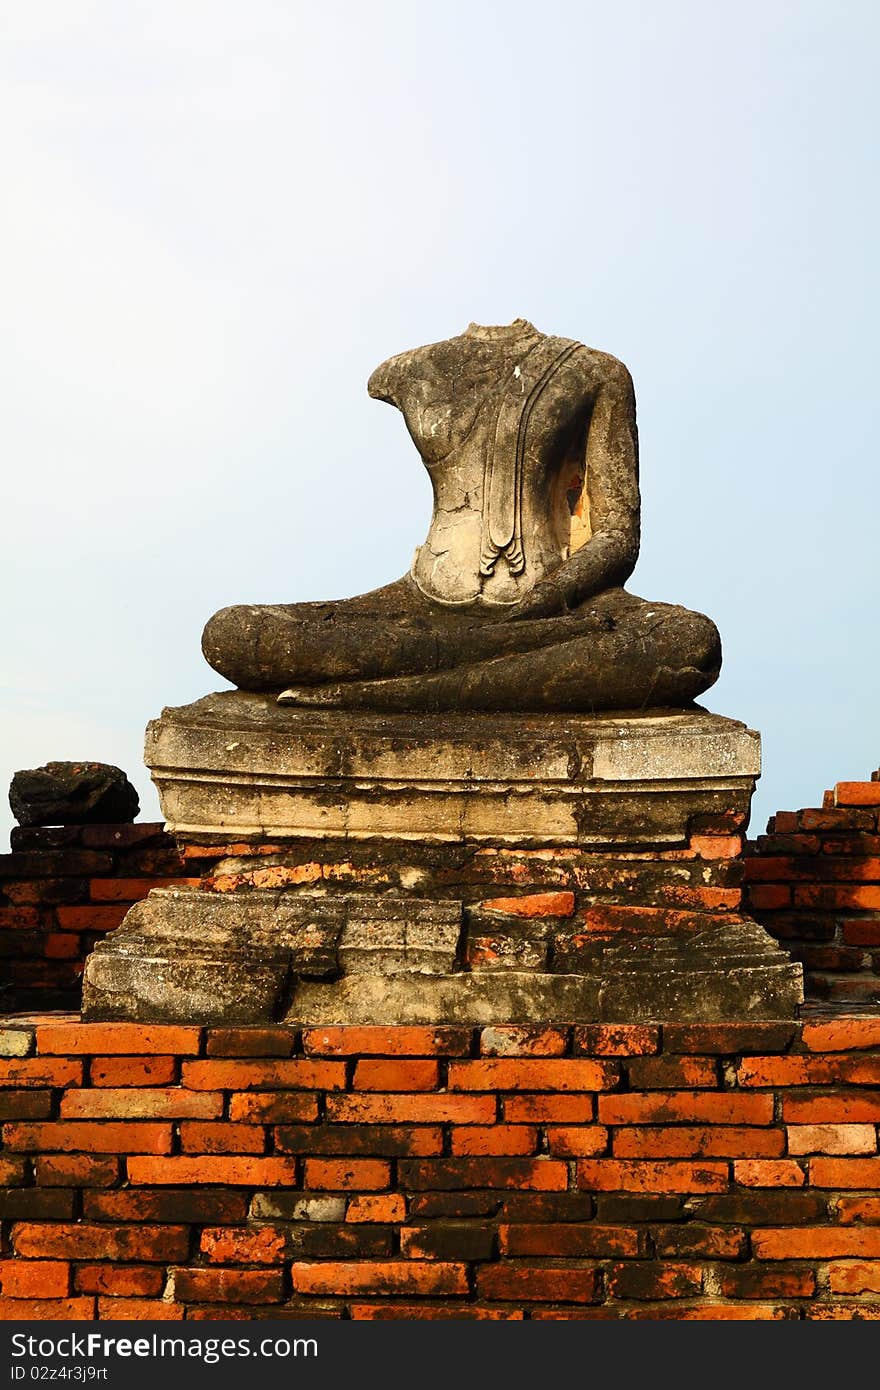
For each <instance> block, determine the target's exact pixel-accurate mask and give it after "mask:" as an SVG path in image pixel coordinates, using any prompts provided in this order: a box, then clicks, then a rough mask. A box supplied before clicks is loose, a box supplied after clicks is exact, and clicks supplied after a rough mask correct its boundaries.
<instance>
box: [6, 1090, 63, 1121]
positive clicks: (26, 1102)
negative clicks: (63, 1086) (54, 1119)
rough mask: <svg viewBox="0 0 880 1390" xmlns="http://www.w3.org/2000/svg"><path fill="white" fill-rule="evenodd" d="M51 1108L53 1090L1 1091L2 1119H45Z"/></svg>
mask: <svg viewBox="0 0 880 1390" xmlns="http://www.w3.org/2000/svg"><path fill="white" fill-rule="evenodd" d="M51 1110H52V1092H51V1091H0V1120H44V1119H45V1118H46V1117H47V1115H49V1114H50V1113H51Z"/></svg>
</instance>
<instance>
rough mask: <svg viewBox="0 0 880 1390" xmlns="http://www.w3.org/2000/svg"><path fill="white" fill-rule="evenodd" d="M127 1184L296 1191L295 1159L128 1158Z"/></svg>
mask: <svg viewBox="0 0 880 1390" xmlns="http://www.w3.org/2000/svg"><path fill="white" fill-rule="evenodd" d="M128 1178H129V1182H132V1183H141V1184H143V1185H144V1186H145V1187H147V1186H150V1185H151V1184H155V1185H156V1186H162V1185H163V1184H167V1185H168V1186H173V1185H174V1184H176V1183H180V1184H181V1185H183V1184H185V1183H196V1184H201V1183H228V1184H229V1185H230V1186H232V1187H295V1186H296V1159H295V1158H274V1157H273V1158H251V1157H250V1156H249V1155H248V1156H247V1157H241V1158H236V1157H233V1156H230V1157H220V1156H219V1155H215V1154H208V1155H206V1156H204V1157H198V1158H190V1157H186V1156H183V1157H179V1158H178V1157H174V1158H140V1157H138V1158H130V1159H129V1160H128Z"/></svg>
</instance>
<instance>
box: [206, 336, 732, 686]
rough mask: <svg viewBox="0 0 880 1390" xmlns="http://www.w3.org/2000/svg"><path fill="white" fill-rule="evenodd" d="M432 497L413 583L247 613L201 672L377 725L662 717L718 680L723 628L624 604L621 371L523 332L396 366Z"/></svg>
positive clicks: (629, 600) (396, 391)
mask: <svg viewBox="0 0 880 1390" xmlns="http://www.w3.org/2000/svg"><path fill="white" fill-rule="evenodd" d="M369 392H370V395H372V396H375V397H377V398H378V399H380V400H384V401H388V402H389V403H390V404H392V405H394V406H396V407H397V408H398V409H399V410H400V411H401V413H402V414H403V417H404V420H405V421H406V425H407V429H408V430H409V433H410V436H411V437H412V439H413V441H414V443H415V445H416V448H417V449H418V452H419V454H420V456H421V459H422V462H423V463H424V464H425V466H426V468H427V469H428V473H429V475H430V477H431V483H432V487H433V493H434V505H433V514H432V517H431V523H430V527H429V529H428V535H427V538H426V539H425V541H424V543H423V544H422V545H421V546H420V547H419V548H418V550H417V551H416V554H415V559H414V561H413V564H412V568H411V570H410V573H409V574H407V575H404V576H403V577H402V578H400V579H397V580H394V581H392V582H391V583H389V584H385V585H383V586H382V587H381V588H379V589H373V590H371V591H370V592H368V593H365V594H360V595H358V596H356V597H354V598H349V599H340V600H336V601H331V602H321V603H291V604H243V605H236V606H235V607H231V608H225V609H222V610H221V611H220V612H219V613H216V614H215V615H214V617H213V618H212V619H211V620H210V621H209V623H208V624H207V626H206V628H205V632H204V634H203V638H202V645H203V650H204V653H205V656H206V657H207V659H208V661H209V662H210V663H211V665H212V666H213V667H214V668H215V669H216V670H217V671H219V672H220V673H221V674H222V675H224V676H226V677H228V679H229V680H231V681H233V682H234V683H235V684H236V685H238V686H241V687H242V688H244V689H250V690H271V691H275V692H280V693H279V694H278V699H279V700H280V701H281V702H283V703H286V704H295V705H303V704H315V705H342V706H351V707H353V708H354V707H367V708H373V709H379V710H402V711H418V710H422V711H431V710H468V709H469V710H476V709H484V710H499V709H508V710H528V711H539V710H563V709H567V710H581V711H583V710H597V709H622V710H623V709H627V710H632V709H642V708H646V707H652V706H653V707H661V706H663V707H668V706H671V705H677V704H680V703H682V702H683V701H689V700H692V699H693V698H694V696H695V695H696V694H698V693H699V692H700V691H702V690H705V689H706V688H707V687H708V686H709V685H711V684H712V682H713V681H714V680H715V678H716V676H717V674H718V669H719V667H720V663H721V652H720V643H719V639H718V632H717V629H716V628H715V625H714V623H712V622H711V620H710V619H709V618H706V617H705V616H704V615H703V614H700V613H693V612H690V611H689V610H688V609H686V608H679V607H676V606H673V605H669V604H658V603H647V602H646V601H645V600H644V599H641V598H637V597H636V596H635V595H634V594H630V593H629V592H627V590H626V589H624V587H623V586H624V584H625V583H626V581H627V579H628V578H629V575H630V574H631V572H632V569H633V566H634V565H635V563H636V559H637V556H638V550H639V513H640V507H639V482H638V434H637V430H636V407H635V393H634V391H633V385H632V379H631V377H630V375H629V372H628V371H627V369H626V367H625V366H624V365H623V363H622V362H620V361H619V360H618V359H617V358H616V357H612V356H610V355H609V354H608V353H604V352H600V351H598V350H596V349H595V348H589V347H586V346H585V345H584V344H583V343H579V342H574V341H572V340H571V339H568V338H559V337H551V336H548V335H546V334H544V333H540V332H539V331H538V330H537V329H536V328H535V327H533V325H532V324H530V323H528V322H527V321H526V320H525V319H516V320H515V321H514V322H513V323H511V324H508V325H506V326H499V327H490V328H486V327H482V326H480V325H478V324H471V325H470V327H469V328H467V329H466V330H465V332H464V333H460V334H459V335H458V336H457V337H455V338H449V339H447V340H445V341H443V342H438V343H430V344H428V345H427V346H426V347H419V348H414V349H413V350H412V351H410V352H404V353H400V354H399V355H398V356H396V357H392V358H389V360H388V361H386V362H383V363H382V365H381V366H379V367H377V369H376V371H375V372H374V373H373V375H372V376H371V377H370V381H369Z"/></svg>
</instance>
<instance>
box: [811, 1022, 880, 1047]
mask: <svg viewBox="0 0 880 1390" xmlns="http://www.w3.org/2000/svg"><path fill="white" fill-rule="evenodd" d="M801 1034H802V1039H803V1044H804V1047H806V1048H808V1049H809V1051H810V1052H847V1051H851V1050H857V1049H859V1048H880V1018H866V1017H861V1018H835V1019H828V1020H826V1021H823V1022H816V1023H805V1024H804V1025H803V1027H802V1030H801Z"/></svg>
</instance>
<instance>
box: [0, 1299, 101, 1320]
mask: <svg viewBox="0 0 880 1390" xmlns="http://www.w3.org/2000/svg"><path fill="white" fill-rule="evenodd" d="M94 1316H95V1300H94V1299H93V1298H0V1322H19V1321H22V1322H25V1321H26V1322H34V1321H36V1322H90V1321H91V1320H92V1318H93V1317H94Z"/></svg>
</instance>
